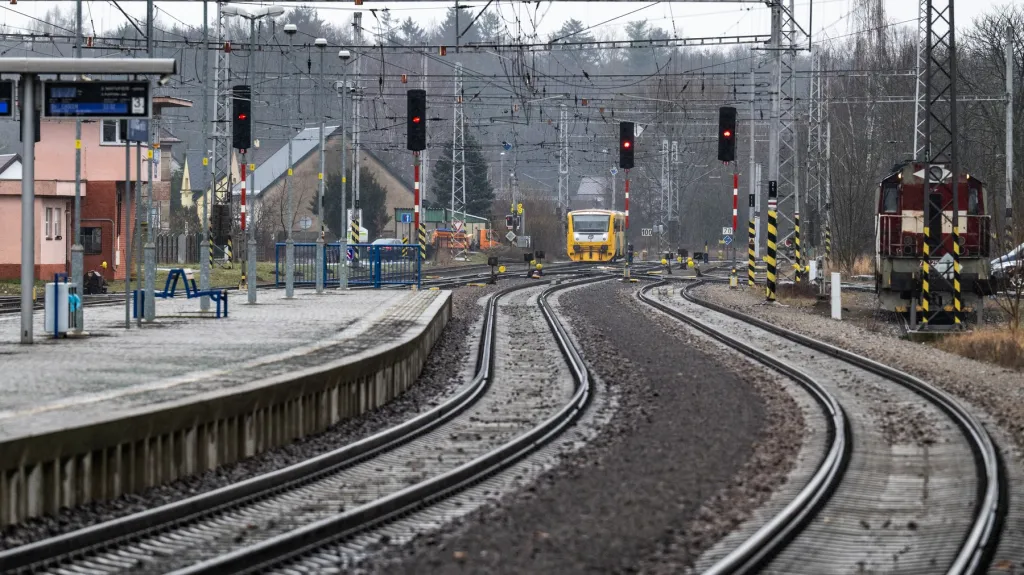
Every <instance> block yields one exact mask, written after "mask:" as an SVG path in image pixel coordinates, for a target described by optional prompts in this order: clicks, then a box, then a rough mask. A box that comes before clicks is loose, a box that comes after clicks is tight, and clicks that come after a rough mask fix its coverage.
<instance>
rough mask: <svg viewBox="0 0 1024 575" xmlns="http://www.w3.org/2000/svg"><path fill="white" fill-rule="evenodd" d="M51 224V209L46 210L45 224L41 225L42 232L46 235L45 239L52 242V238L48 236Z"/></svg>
mask: <svg viewBox="0 0 1024 575" xmlns="http://www.w3.org/2000/svg"><path fill="white" fill-rule="evenodd" d="M51 224H53V208H46V223H44V224H43V231H44V232H45V233H46V239H48V240H52V239H53V236H52V235H50V226H51Z"/></svg>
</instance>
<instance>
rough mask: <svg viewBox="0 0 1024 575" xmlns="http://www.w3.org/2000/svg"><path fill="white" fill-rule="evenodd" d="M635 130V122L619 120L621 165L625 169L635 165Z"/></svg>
mask: <svg viewBox="0 0 1024 575" xmlns="http://www.w3.org/2000/svg"><path fill="white" fill-rule="evenodd" d="M633 131H634V128H633V122H619V167H620V168H622V169H623V170H629V169H631V168H632V167H633V149H634V148H635V147H636V136H634V134H633Z"/></svg>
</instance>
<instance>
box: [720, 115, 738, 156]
mask: <svg viewBox="0 0 1024 575" xmlns="http://www.w3.org/2000/svg"><path fill="white" fill-rule="evenodd" d="M718 159H719V161H722V162H732V161H734V160H735V159H736V108H733V107H730V106H723V107H721V108H719V109H718Z"/></svg>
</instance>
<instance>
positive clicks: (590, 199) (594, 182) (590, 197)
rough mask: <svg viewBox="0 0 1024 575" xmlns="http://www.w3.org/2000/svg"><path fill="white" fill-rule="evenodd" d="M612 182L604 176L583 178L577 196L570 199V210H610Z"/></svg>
mask: <svg viewBox="0 0 1024 575" xmlns="http://www.w3.org/2000/svg"><path fill="white" fill-rule="evenodd" d="M611 189H612V188H611V181H610V180H609V179H608V178H606V177H604V176H583V177H582V178H580V185H579V187H578V188H577V189H576V195H575V196H573V197H572V198H570V199H569V209H570V210H584V209H587V208H599V209H608V205H609V204H610V203H611V195H612V192H611Z"/></svg>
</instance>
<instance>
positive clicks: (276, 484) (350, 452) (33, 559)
mask: <svg viewBox="0 0 1024 575" xmlns="http://www.w3.org/2000/svg"><path fill="white" fill-rule="evenodd" d="M528 287H532V285H531V284H524V285H515V286H510V287H507V288H504V289H503V290H501V291H499V292H497V293H495V294H494V296H492V297H491V298H490V299H489V300H488V302H487V308H486V310H485V316H484V317H485V323H484V327H483V330H482V332H481V336H480V343H479V349H480V350H481V351H480V356H479V357H478V363H477V366H476V370H477V373H476V376H475V377H474V378H473V380H472V382H471V383H470V385H467V386H464V387H463V388H462V389H461V390H459V391H458V392H456V393H455V395H453V396H452V397H451V398H449V399H448V400H446V401H444V402H443V403H441V404H440V405H438V406H436V407H434V408H433V409H431V410H430V411H427V412H424V413H422V414H420V415H418V416H416V417H413V418H411V419H409V420H406V421H404V422H402V423H400V424H398V425H395V426H394V427H390V428H388V429H385V430H383V431H380V432H378V433H375V434H373V435H371V436H369V437H365V438H363V439H361V440H359V441H356V442H353V443H350V444H348V445H346V446H344V447H341V448H339V449H336V450H334V451H330V452H328V453H324V454H321V455H319V456H316V457H313V458H310V459H307V460H305V461H302V462H299V463H296V464H294V465H291V466H288V467H285V468H283V469H279V470H276V471H272V472H269V473H265V474H262V475H258V476H256V477H252V478H249V479H246V480H244V481H240V482H238V483H233V484H231V485H226V486H224V487H221V488H218V489H215V490H212V491H208V492H206V493H202V494H199V495H196V496H193V497H189V498H187V499H182V500H180V501H176V502H173V503H168V504H166V505H162V506H160V507H155V508H153V509H148V510H146V511H142V512H139V513H134V514H131V515H127V516H124V517H121V518H117V519H112V520H110V521H106V522H103V523H100V524H97V525H93V526H90V527H86V528H83V529H79V530H76V531H72V532H69V533H66V534H63V535H58V536H56V537H51V538H49V539H44V540H41V541H37V542H33V543H29V544H26V545H22V546H19V547H14V548H12V549H8V550H5V551H0V573H10V572H15V571H18V570H38V569H39V568H40V567H44V566H48V565H56V564H59V563H60V562H61V561H64V560H68V559H77V558H80V557H83V556H86V555H91V554H94V553H96V552H100V551H103V550H105V549H108V548H110V547H112V546H115V545H118V544H121V543H124V542H128V541H131V540H133V539H137V538H139V537H140V536H144V535H148V534H151V533H154V532H157V531H161V530H166V529H168V528H170V527H173V526H177V525H182V524H186V523H190V522H194V521H196V520H200V519H203V518H206V517H210V516H212V515H215V514H217V513H221V512H224V511H228V510H230V509H232V508H235V507H238V506H239V505H243V504H247V503H251V502H253V501H256V500H258V499H261V498H264V497H266V496H270V495H273V494H276V493H280V492H282V491H286V490H289V489H293V488H295V487H298V486H301V485H304V484H307V483H309V482H311V481H315V480H316V479H317V478H319V477H322V476H324V475H327V474H330V473H333V472H335V471H337V470H339V469H341V468H344V467H348V466H351V465H353V464H355V463H357V462H359V461H362V460H364V459H366V458H368V457H371V456H373V455H376V454H379V453H382V452H384V451H387V450H390V449H393V448H395V447H397V446H399V445H402V444H404V443H407V442H408V441H409V440H411V439H413V438H415V437H418V436H420V435H423V434H424V433H426V432H428V431H430V430H431V429H433V428H435V427H437V426H438V425H441V424H443V423H445V422H446V421H448V420H450V419H452V418H453V417H455V416H456V415H458V414H459V413H461V412H462V411H464V410H465V409H466V408H468V407H469V406H470V405H472V404H473V403H474V402H475V401H476V400H477V399H478V398H479V397H480V396H481V395H482V394H483V392H484V391H485V389H486V385H485V384H486V382H487V378H488V376H489V373H490V354H489V353H487V354H485V353H483V350H490V349H491V348H492V346H493V338H494V331H495V321H496V317H497V301H498V299H499V298H501V297H502V296H504V295H507V294H509V293H511V292H514V291H518V290H522V289H526V288H528Z"/></svg>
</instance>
